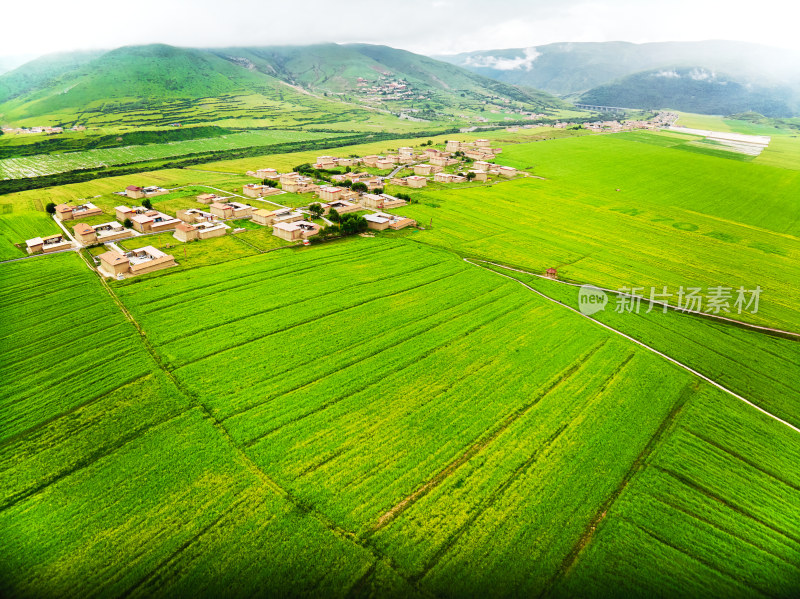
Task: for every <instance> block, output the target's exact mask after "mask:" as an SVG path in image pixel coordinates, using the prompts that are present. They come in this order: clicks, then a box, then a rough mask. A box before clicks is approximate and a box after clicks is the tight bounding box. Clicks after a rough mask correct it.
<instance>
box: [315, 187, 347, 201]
mask: <svg viewBox="0 0 800 599" xmlns="http://www.w3.org/2000/svg"><path fill="white" fill-rule="evenodd" d="M342 195H344V187H334V186H333V185H323V186H322V187H320V188H319V199H320V200H322V201H323V202H334V201H336V200H340V199H341V198H342Z"/></svg>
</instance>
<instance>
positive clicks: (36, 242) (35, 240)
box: [25, 237, 44, 247]
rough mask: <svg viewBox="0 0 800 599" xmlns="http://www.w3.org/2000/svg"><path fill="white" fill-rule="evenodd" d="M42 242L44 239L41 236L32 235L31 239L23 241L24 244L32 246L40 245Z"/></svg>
mask: <svg viewBox="0 0 800 599" xmlns="http://www.w3.org/2000/svg"><path fill="white" fill-rule="evenodd" d="M43 243H44V239H42V238H41V237H34V238H33V239H28V240H27V241H26V242H25V244H26V245H27V246H28V247H33V246H35V245H42V244H43Z"/></svg>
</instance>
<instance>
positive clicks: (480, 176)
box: [469, 170, 489, 183]
mask: <svg viewBox="0 0 800 599" xmlns="http://www.w3.org/2000/svg"><path fill="white" fill-rule="evenodd" d="M469 172H471V173H472V174H473V175H474V177H472V180H473V181H480V182H482V183H483V182H485V181H488V179H489V175H488V174H487V173H486V171H476V170H471V171H469Z"/></svg>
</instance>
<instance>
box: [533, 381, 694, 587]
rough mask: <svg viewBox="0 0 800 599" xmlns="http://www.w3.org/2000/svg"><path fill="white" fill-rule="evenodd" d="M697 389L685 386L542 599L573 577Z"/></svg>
mask: <svg viewBox="0 0 800 599" xmlns="http://www.w3.org/2000/svg"><path fill="white" fill-rule="evenodd" d="M696 386H697V382H696V381H695V382H694V383H691V382H690V383H687V384H686V385H684V386H683V388H682V389H681V392H680V393H679V394H678V397H677V398H676V399H675V401H674V402H673V403H672V406H671V407H670V410H669V412H668V413H667V414H666V415H665V416H664V418H662V420H661V422H660V423H659V425H658V427H657V428H656V430H655V431H654V432H653V434H652V435H650V438H649V439H648V440H647V443H646V444H645V446H644V447H643V448H642V451H640V452H639V455H637V456H636V458H635V459H634V460H633V462H631V465H630V467H629V468H628V470H627V471H626V472H625V474H624V475H623V476H622V478H621V479H620V481H619V484H618V485H617V486H616V488H615V489H614V490H613V491H612V492H611V494H610V495H609V496H608V497H606V498H605V500H604V501H603V502H602V503H601V504H600V505H599V506H598V508H597V511H596V512H595V514H594V516H593V517H592V519H591V520H590V521H589V522H588V523H587V525H586V528H584V530H583V533H582V534H581V536H580V537H579V538H578V540H577V541H576V542H575V544H574V545H573V546H572V549H571V550H570V552H569V553H568V554H567V555H566V556H564V559H563V560H562V562H561V566H560V567H559V569H558V570H557V571H556V573H555V574H554V575H553V576H552V577H551V578H550V580H549V581H548V582H547V584H546V585H545V588H544V590H543V591H542V593H540V595H539V596H540V597H545V596H547V595H549V594H550V592H551V591H552V590H553V588H554V587H555V586H556V585H557V584H558V583H559V582H560V581H561V580H563V578H564V577H565V576H566V575H567V574H569V572H570V571H571V570H572V568H573V566H575V564H576V563H577V562H578V559H579V558H580V556H581V553H583V550H584V549H586V547H588V546H589V544H590V543H591V542H592V539H594V537H595V534H596V533H597V530H598V529H599V528H600V527H601V526H602V523H603V521H604V520H605V518H606V516H607V515H608V512H609V510H610V509H611V508H612V506H613V505H614V504H615V503H616V501H617V499H619V497H620V496H621V495H622V493H623V492H624V491H625V489H626V488H627V487H628V485H629V484H630V482H631V481H632V480H633V479H634V477H636V475H637V474H639V473H640V472H641V471H642V470H643V469H644V468H646V467H647V461H648V460H649V459H650V456H652V455H653V453H654V452H655V451H656V449H657V448H658V446H659V444H660V443H661V441H662V440H663V439H664V437H666V435H667V434H669V433H671V432H672V430H674V426H675V423H676V419H677V418H678V416H679V415H680V413H681V411H683V408H684V406H685V405H686V403H687V402H688V401H689V399H690V397H691V394H692V393H693V392H694V391H695V390H696ZM604 389H605V388H604Z"/></svg>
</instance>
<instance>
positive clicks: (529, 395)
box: [116, 239, 698, 596]
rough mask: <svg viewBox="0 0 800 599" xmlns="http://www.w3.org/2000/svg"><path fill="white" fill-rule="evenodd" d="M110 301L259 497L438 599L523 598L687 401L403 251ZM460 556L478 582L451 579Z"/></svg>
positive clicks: (678, 383) (576, 327)
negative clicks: (297, 513)
mask: <svg viewBox="0 0 800 599" xmlns="http://www.w3.org/2000/svg"><path fill="white" fill-rule="evenodd" d="M299 256H303V259H302V260H300V259H299ZM312 282H313V284H311V283H312ZM116 292H117V293H118V294H119V296H120V298H121V299H122V300H123V301H124V302H125V304H126V305H127V306H128V307H129V308H130V310H131V312H132V313H133V314H134V315H135V317H136V318H137V320H139V321H140V322H141V324H142V326H143V327H144V328H145V330H146V331H147V334H148V338H150V339H151V340H152V341H153V342H154V344H155V345H156V347H157V348H158V350H157V351H158V352H159V353H160V355H161V356H162V359H163V360H164V363H165V364H167V365H168V366H169V368H170V369H173V371H174V373H175V375H176V376H177V378H178V380H179V381H180V382H181V385H182V387H183V388H185V389H186V391H187V392H188V393H189V394H190V395H191V396H192V397H195V398H196V399H197V401H198V402H200V403H202V404H203V405H204V406H206V407H207V408H208V409H209V411H210V413H211V414H213V415H214V417H215V418H217V419H219V420H220V422H221V423H222V424H223V426H224V427H225V428H226V430H228V431H229V433H230V434H231V437H232V438H233V439H235V440H236V442H237V443H240V444H241V445H242V447H243V448H244V450H245V452H246V454H247V455H248V456H250V457H251V458H252V459H253V460H254V462H255V463H256V464H258V465H259V466H260V467H261V468H262V469H263V470H264V471H265V472H267V474H268V475H269V476H270V477H272V478H273V479H275V480H276V481H277V482H278V483H279V484H281V485H282V486H284V487H286V488H288V489H290V491H291V492H292V493H294V494H296V495H297V496H298V497H300V498H301V499H302V500H303V501H305V502H307V503H308V504H309V505H312V506H314V508H315V509H319V510H320V511H321V512H322V513H324V514H325V515H326V516H327V517H330V518H331V519H332V520H333V522H335V523H336V524H337V525H338V526H342V527H343V528H345V529H347V530H350V531H353V532H355V533H356V534H357V535H358V536H359V537H361V538H363V539H365V540H367V541H368V542H369V543H370V544H371V545H374V546H375V547H377V548H378V549H379V551H380V552H381V553H382V554H384V555H387V556H388V557H389V558H390V559H391V560H392V562H394V563H395V564H396V565H397V568H398V569H399V571H400V572H401V573H402V574H403V575H404V576H406V577H408V578H410V579H411V580H413V581H416V583H417V584H418V586H419V588H420V589H422V590H427V591H432V592H434V593H436V594H441V595H444V596H449V595H454V596H458V595H459V594H463V593H464V592H466V591H467V589H472V590H473V592H476V593H479V594H480V593H487V592H490V591H494V592H497V593H498V594H502V595H506V594H514V593H515V592H522V591H525V592H533V591H535V590H537V589H542V588H543V587H544V586H545V585H546V584H548V581H549V580H551V579H552V578H554V577H555V576H556V574H557V572H558V571H559V568H560V567H561V565H562V563H563V561H564V560H565V559H566V557H567V556H568V555H569V553H570V552H571V551H572V549H573V547H574V546H575V544H576V543H578V542H579V540H580V538H581V536H582V535H583V534H584V532H585V529H586V527H587V526H588V525H589V523H590V522H591V521H592V518H593V517H594V516H595V514H596V512H597V510H598V509H599V506H600V505H602V503H603V501H604V500H605V499H606V498H607V497H608V496H609V495H610V494H611V493H613V492H614V490H615V489H616V488H617V487H618V486H619V485H620V484H621V481H623V480H624V477H625V476H626V474H627V472H628V471H629V470H630V468H631V464H632V463H633V462H634V461H635V460H636V459H637V458H639V457H640V456H641V454H642V453H643V452H644V451H645V450H646V449H647V447H648V444H649V443H650V442H651V439H652V438H653V436H654V435H657V432H658V431H659V430H660V429H662V428H663V427H665V426H667V425H668V423H669V421H670V419H671V415H672V414H673V412H674V410H675V409H676V406H680V405H682V404H683V403H685V402H687V401H691V398H692V397H694V395H695V394H696V393H697V389H698V385H697V384H696V382H695V381H694V380H693V377H691V376H690V375H688V373H685V372H683V371H681V370H679V369H677V368H673V367H670V366H668V365H666V364H665V363H663V361H662V360H660V359H659V358H657V357H655V356H653V355H652V354H650V353H648V352H646V351H645V350H641V349H638V348H636V347H635V346H633V345H631V344H629V343H627V342H623V341H621V340H618V339H617V338H615V337H613V336H612V335H611V334H610V333H607V332H605V331H603V330H602V329H600V328H599V327H593V326H591V327H586V326H584V324H583V322H582V320H581V319H580V317H576V316H574V315H572V314H570V313H569V312H567V311H565V310H563V308H559V307H557V306H550V305H548V304H547V303H545V302H543V301H541V300H538V299H537V298H536V296H534V295H533V294H531V293H529V292H526V291H524V290H523V289H522V288H521V287H520V286H518V285H517V284H516V283H513V282H510V281H505V280H503V279H500V278H499V277H496V276H495V275H492V274H491V273H486V272H483V271H481V270H479V269H477V268H475V267H472V266H470V265H468V264H466V263H464V262H462V261H460V260H457V259H455V258H454V257H452V256H449V255H448V254H446V253H443V252H441V251H438V250H430V249H426V248H425V247H424V246H419V245H418V244H411V243H404V242H397V241H386V240H379V239H372V240H354V241H352V242H347V243H339V244H332V245H326V246H323V247H321V248H311V249H309V250H307V251H306V250H304V251H303V252H302V253H295V252H279V253H276V254H272V255H270V256H267V257H264V256H259V257H254V258H245V259H242V260H238V261H236V263H235V264H228V265H225V266H224V267H223V266H222V265H219V266H209V267H204V268H203V276H202V277H192V278H189V277H185V276H181V277H176V276H172V277H169V280H167V278H166V277H162V278H154V279H151V280H148V281H141V282H139V283H137V284H123V285H120V286H119V287H118V288H117V289H116ZM193 314H204V317H203V318H192V315H193ZM200 339H202V343H199V342H198V341H199V340H200ZM632 423H635V425H632ZM611 440H613V442H612V441H611ZM532 497H537V498H541V499H538V500H536V501H534V502H531V500H530V498H532ZM545 498H546V499H545ZM501 530H504V531H507V532H506V533H504V534H503V535H500V534H499V532H498V531H501ZM478 554H480V555H481V559H482V560H484V561H485V568H486V570H485V571H483V572H480V571H478V570H475V571H474V572H473V573H472V574H468V575H465V574H464V572H465V565H466V564H468V563H474V562H475V560H476V559H477V555H478ZM512 562H514V563H517V564H518V566H515V569H514V572H512V573H511V575H509V576H505V575H500V572H505V573H506V574H508V569H507V568H508V564H509V563H512ZM501 565H502V567H501ZM489 570H493V571H495V572H497V573H498V575H497V577H491V576H488V575H485V574H486V572H487V571H489ZM482 574H483V575H482Z"/></svg>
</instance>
